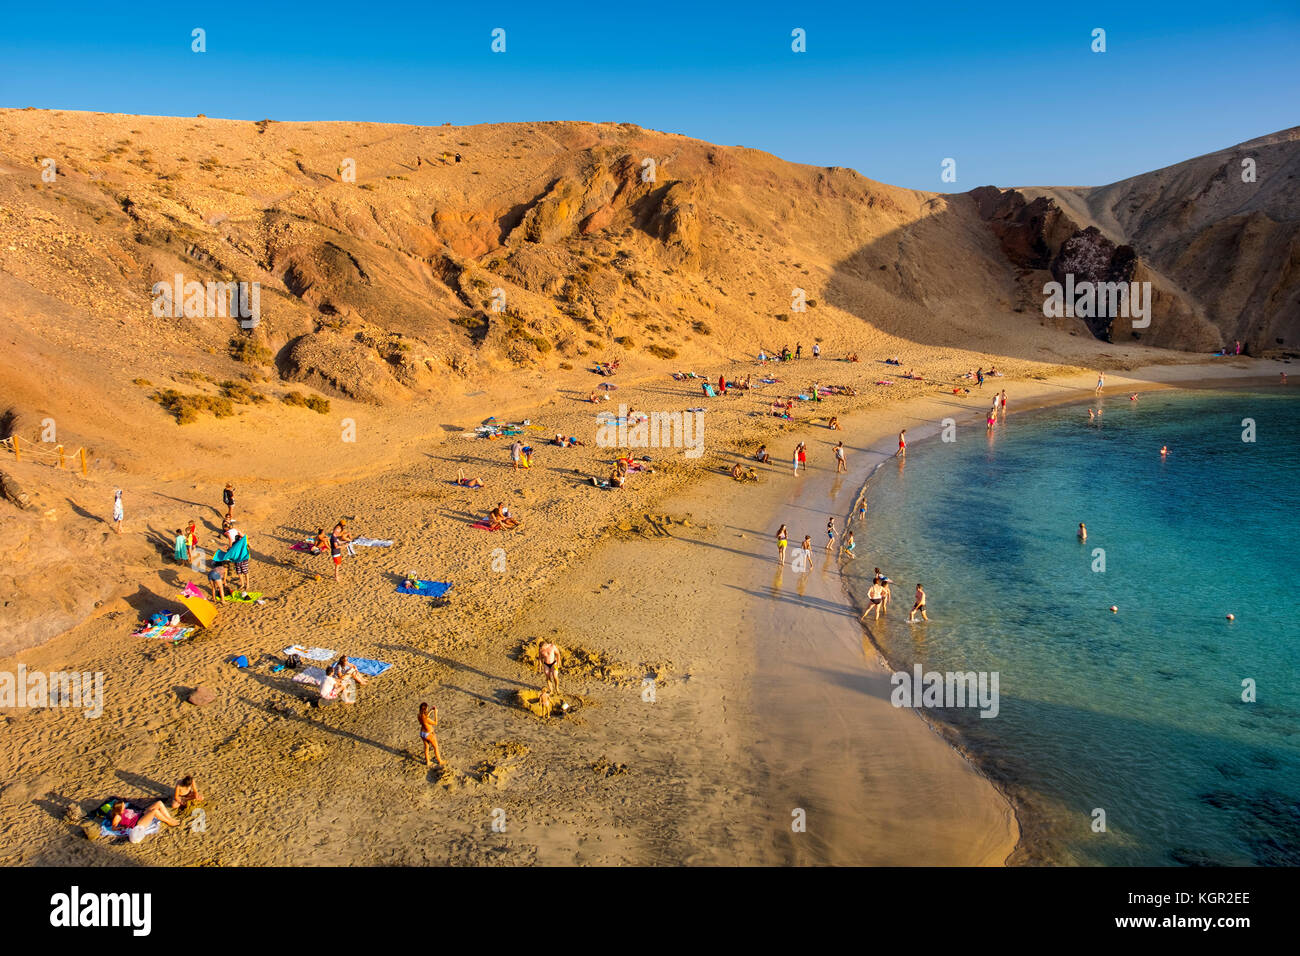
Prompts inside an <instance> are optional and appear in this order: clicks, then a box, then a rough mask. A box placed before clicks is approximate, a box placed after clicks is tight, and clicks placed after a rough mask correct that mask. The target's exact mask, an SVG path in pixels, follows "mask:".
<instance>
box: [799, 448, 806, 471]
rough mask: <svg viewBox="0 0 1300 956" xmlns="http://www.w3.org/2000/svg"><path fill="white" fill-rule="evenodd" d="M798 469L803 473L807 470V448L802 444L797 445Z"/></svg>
mask: <svg viewBox="0 0 1300 956" xmlns="http://www.w3.org/2000/svg"><path fill="white" fill-rule="evenodd" d="M798 455H799V467H800V468H802V469H803V470H804V471H805V472H806V471H807V470H808V446H807V445H805V444H804V443H803V442H800V443H799V451H798Z"/></svg>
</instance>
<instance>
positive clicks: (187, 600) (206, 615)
mask: <svg viewBox="0 0 1300 956" xmlns="http://www.w3.org/2000/svg"><path fill="white" fill-rule="evenodd" d="M178 600H179V601H180V602H181V603H182V604H184V605H185V607H186V608H187V609H188V610H189V612H190V613H191V614H193V615H194V620H196V621H198V622H199V623H200V624H202V625H203V626H204V627H211V626H212V622H213V621H215V620H216V619H217V608H216V605H215V604H213V603H212V602H211V601H208V600H206V599H205V598H201V597H181V598H178Z"/></svg>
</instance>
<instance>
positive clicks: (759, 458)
mask: <svg viewBox="0 0 1300 956" xmlns="http://www.w3.org/2000/svg"><path fill="white" fill-rule="evenodd" d="M770 457H771V456H770V455H769V454H768V453H767V446H766V445H759V446H758V451H757V452H755V453H754V461H756V462H759V463H760V464H763V465H766V464H767V462H768V459H769V458H770Z"/></svg>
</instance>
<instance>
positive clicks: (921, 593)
mask: <svg viewBox="0 0 1300 956" xmlns="http://www.w3.org/2000/svg"><path fill="white" fill-rule="evenodd" d="M917 614H920V615H921V620H923V621H928V620H930V619H929V618H928V617H926V616H925V588H923V587H921V585H919V584H918V585H917V586H916V599H915V601H914V602H913V604H912V613H911V614H909V615H907V622H908V623H909V624H912V623H915V621H916V615H917Z"/></svg>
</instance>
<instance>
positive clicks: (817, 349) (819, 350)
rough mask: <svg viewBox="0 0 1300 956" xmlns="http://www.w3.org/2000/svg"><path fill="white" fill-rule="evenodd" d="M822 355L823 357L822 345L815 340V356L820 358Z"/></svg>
mask: <svg viewBox="0 0 1300 956" xmlns="http://www.w3.org/2000/svg"><path fill="white" fill-rule="evenodd" d="M821 357H822V347H821V346H820V345H818V344H817V343H816V342H814V343H813V358H815V359H819V358H821Z"/></svg>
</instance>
